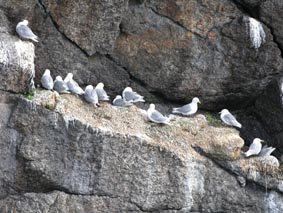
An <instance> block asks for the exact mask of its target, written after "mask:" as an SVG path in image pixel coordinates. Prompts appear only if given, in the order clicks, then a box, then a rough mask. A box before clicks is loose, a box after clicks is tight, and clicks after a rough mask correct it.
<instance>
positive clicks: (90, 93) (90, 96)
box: [84, 85, 100, 107]
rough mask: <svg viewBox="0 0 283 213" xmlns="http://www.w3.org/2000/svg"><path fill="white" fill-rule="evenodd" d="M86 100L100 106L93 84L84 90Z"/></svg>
mask: <svg viewBox="0 0 283 213" xmlns="http://www.w3.org/2000/svg"><path fill="white" fill-rule="evenodd" d="M84 95H85V100H86V101H87V102H89V103H92V104H93V105H94V106H95V107H97V106H100V105H99V103H98V96H97V93H96V90H95V89H93V86H92V85H88V86H87V87H86V88H85V91H84Z"/></svg>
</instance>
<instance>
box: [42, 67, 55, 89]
mask: <svg viewBox="0 0 283 213" xmlns="http://www.w3.org/2000/svg"><path fill="white" fill-rule="evenodd" d="M41 85H42V86H43V87H44V88H45V89H48V90H52V89H53V86H54V83H53V79H52V77H51V75H50V70H49V69H46V70H45V71H44V73H43V75H42V77H41Z"/></svg>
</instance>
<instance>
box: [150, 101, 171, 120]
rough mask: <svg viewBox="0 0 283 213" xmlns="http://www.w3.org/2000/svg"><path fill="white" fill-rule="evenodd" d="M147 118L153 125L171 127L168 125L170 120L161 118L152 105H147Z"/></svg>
mask: <svg viewBox="0 0 283 213" xmlns="http://www.w3.org/2000/svg"><path fill="white" fill-rule="evenodd" d="M147 117H148V119H149V120H151V121H152V122H154V123H160V124H167V125H171V124H170V123H169V121H170V118H169V117H166V116H163V115H162V114H161V113H160V112H158V111H157V110H155V105H154V104H150V105H149V108H148V110H147Z"/></svg>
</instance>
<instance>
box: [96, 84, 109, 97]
mask: <svg viewBox="0 0 283 213" xmlns="http://www.w3.org/2000/svg"><path fill="white" fill-rule="evenodd" d="M95 91H96V94H97V97H98V100H101V101H109V96H108V95H107V93H106V92H105V90H104V84H103V83H101V82H100V83H98V84H97V85H96V87H95Z"/></svg>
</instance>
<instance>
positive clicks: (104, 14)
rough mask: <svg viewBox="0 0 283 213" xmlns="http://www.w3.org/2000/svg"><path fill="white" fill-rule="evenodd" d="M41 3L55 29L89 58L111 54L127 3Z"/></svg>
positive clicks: (73, 0) (124, 0)
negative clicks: (96, 54)
mask: <svg viewBox="0 0 283 213" xmlns="http://www.w3.org/2000/svg"><path fill="white" fill-rule="evenodd" d="M41 2H42V4H43V5H44V7H46V10H47V12H49V13H50V15H51V16H52V19H53V20H54V22H55V23H56V25H57V26H58V29H59V30H60V31H61V32H63V33H64V35H65V36H66V37H68V38H69V39H70V40H72V41H73V42H74V43H76V44H77V45H78V46H79V47H80V48H82V49H83V50H84V51H85V52H87V54H88V55H93V54H94V53H97V52H99V53H101V54H107V53H111V52H112V49H113V47H114V44H115V41H116V38H117V36H118V35H119V24H120V22H121V20H122V17H123V15H124V11H125V10H126V9H127V5H128V1H127V0H118V1H117V0H115V1H114V0H99V1H88V0H83V1H80V3H79V4H78V3H77V1H76V0H71V1H70V0H69V1H56V2H54V1H51V0H42V1H41Z"/></svg>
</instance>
